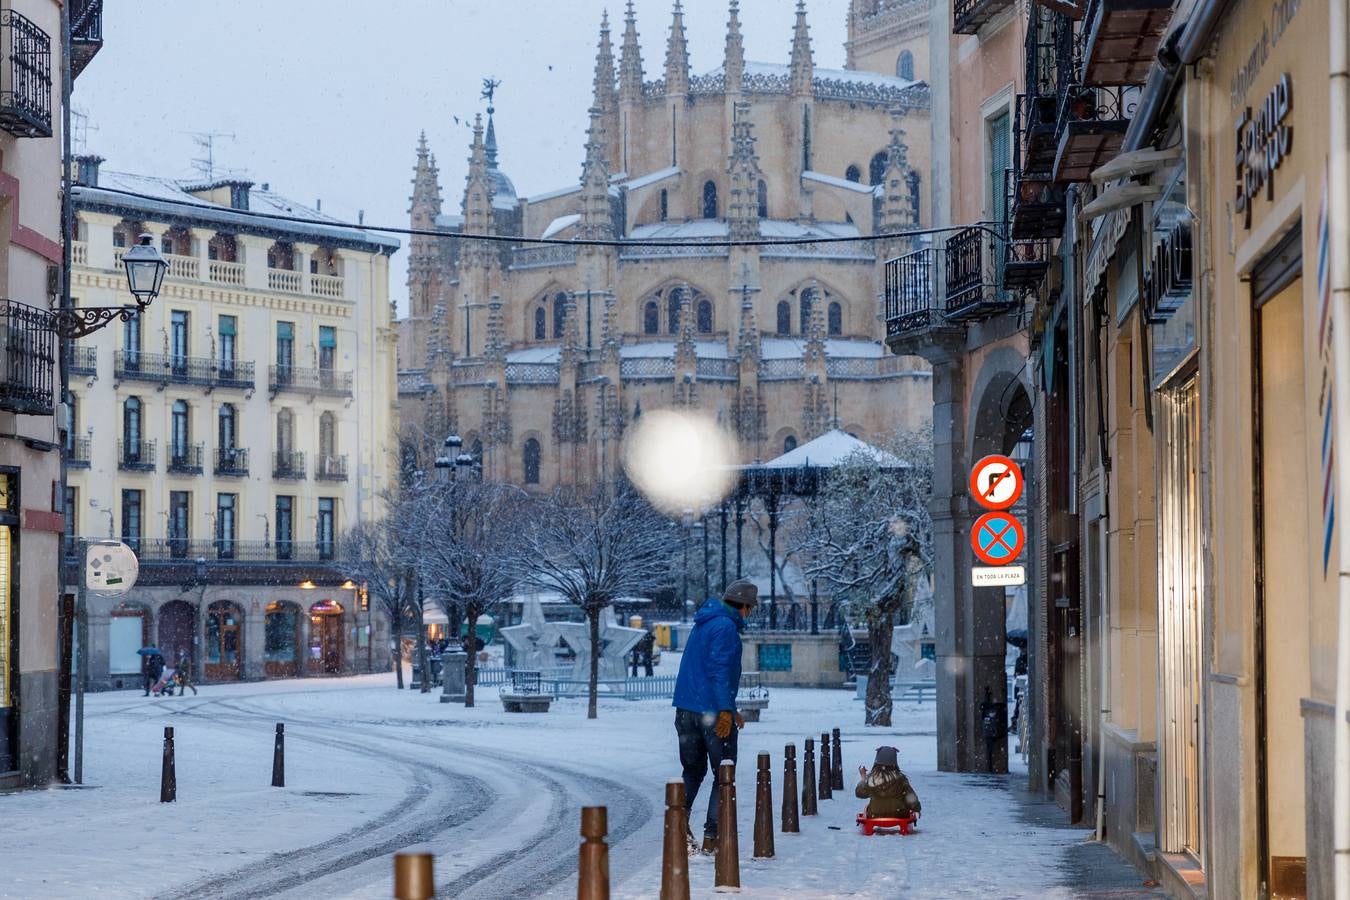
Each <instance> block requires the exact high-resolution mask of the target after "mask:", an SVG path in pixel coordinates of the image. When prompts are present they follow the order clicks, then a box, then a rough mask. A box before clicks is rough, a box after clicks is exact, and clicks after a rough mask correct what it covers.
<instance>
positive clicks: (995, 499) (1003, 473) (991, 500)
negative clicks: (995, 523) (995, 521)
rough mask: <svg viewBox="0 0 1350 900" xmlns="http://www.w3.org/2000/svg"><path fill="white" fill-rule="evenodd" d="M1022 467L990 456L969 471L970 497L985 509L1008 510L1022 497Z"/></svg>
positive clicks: (1004, 459) (995, 456)
mask: <svg viewBox="0 0 1350 900" xmlns="http://www.w3.org/2000/svg"><path fill="white" fill-rule="evenodd" d="M1022 486H1023V480H1022V467H1021V466H1019V465H1018V464H1017V463H1015V462H1013V461H1012V460H1011V459H1009V458H1008V457H1006V456H1000V455H998V454H992V455H990V456H986V457H985V458H984V459H982V460H980V461H979V462H977V463H976V464H975V465H974V467H973V468H971V470H970V495H971V496H972V497H974V498H975V502H976V503H978V504H980V505H981V506H983V507H984V508H985V509H994V510H1003V509H1008V508H1009V507H1011V506H1012V505H1013V504H1015V503H1016V502H1017V501H1018V500H1019V499H1021V497H1022Z"/></svg>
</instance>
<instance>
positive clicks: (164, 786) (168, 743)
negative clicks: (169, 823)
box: [159, 725, 178, 803]
mask: <svg viewBox="0 0 1350 900" xmlns="http://www.w3.org/2000/svg"><path fill="white" fill-rule="evenodd" d="M177 799H178V776H177V775H176V774H175V773H174V765H173V726H171V725H166V726H164V764H163V765H162V766H161V767H160V770H159V802H160V803H173V802H174V801H175V800H177Z"/></svg>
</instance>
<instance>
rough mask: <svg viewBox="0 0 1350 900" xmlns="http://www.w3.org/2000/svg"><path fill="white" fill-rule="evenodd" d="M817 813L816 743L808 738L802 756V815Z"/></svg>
mask: <svg viewBox="0 0 1350 900" xmlns="http://www.w3.org/2000/svg"><path fill="white" fill-rule="evenodd" d="M816 812H817V808H816V742H815V741H814V740H813V739H812V738H807V739H806V752H805V754H804V755H803V756H802V815H804V816H814V815H815V814H816Z"/></svg>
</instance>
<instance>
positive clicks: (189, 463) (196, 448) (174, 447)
mask: <svg viewBox="0 0 1350 900" xmlns="http://www.w3.org/2000/svg"><path fill="white" fill-rule="evenodd" d="M205 454H206V448H205V446H204V445H202V444H170V445H169V459H168V464H167V470H168V471H169V472H172V473H174V474H176V475H200V474H202V457H203V456H205Z"/></svg>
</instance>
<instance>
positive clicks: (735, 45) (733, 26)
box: [722, 0, 745, 94]
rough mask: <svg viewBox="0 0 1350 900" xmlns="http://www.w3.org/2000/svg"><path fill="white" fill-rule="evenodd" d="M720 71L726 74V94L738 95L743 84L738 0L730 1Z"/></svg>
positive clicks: (742, 43)
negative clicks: (725, 49)
mask: <svg viewBox="0 0 1350 900" xmlns="http://www.w3.org/2000/svg"><path fill="white" fill-rule="evenodd" d="M722 71H723V72H725V73H726V81H727V93H728V94H739V93H740V92H741V90H742V88H743V87H744V84H745V43H744V41H742V40H741V4H740V0H731V9H730V12H729V15H728V17H727V52H726V59H725V61H724V62H723V63H722Z"/></svg>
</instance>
